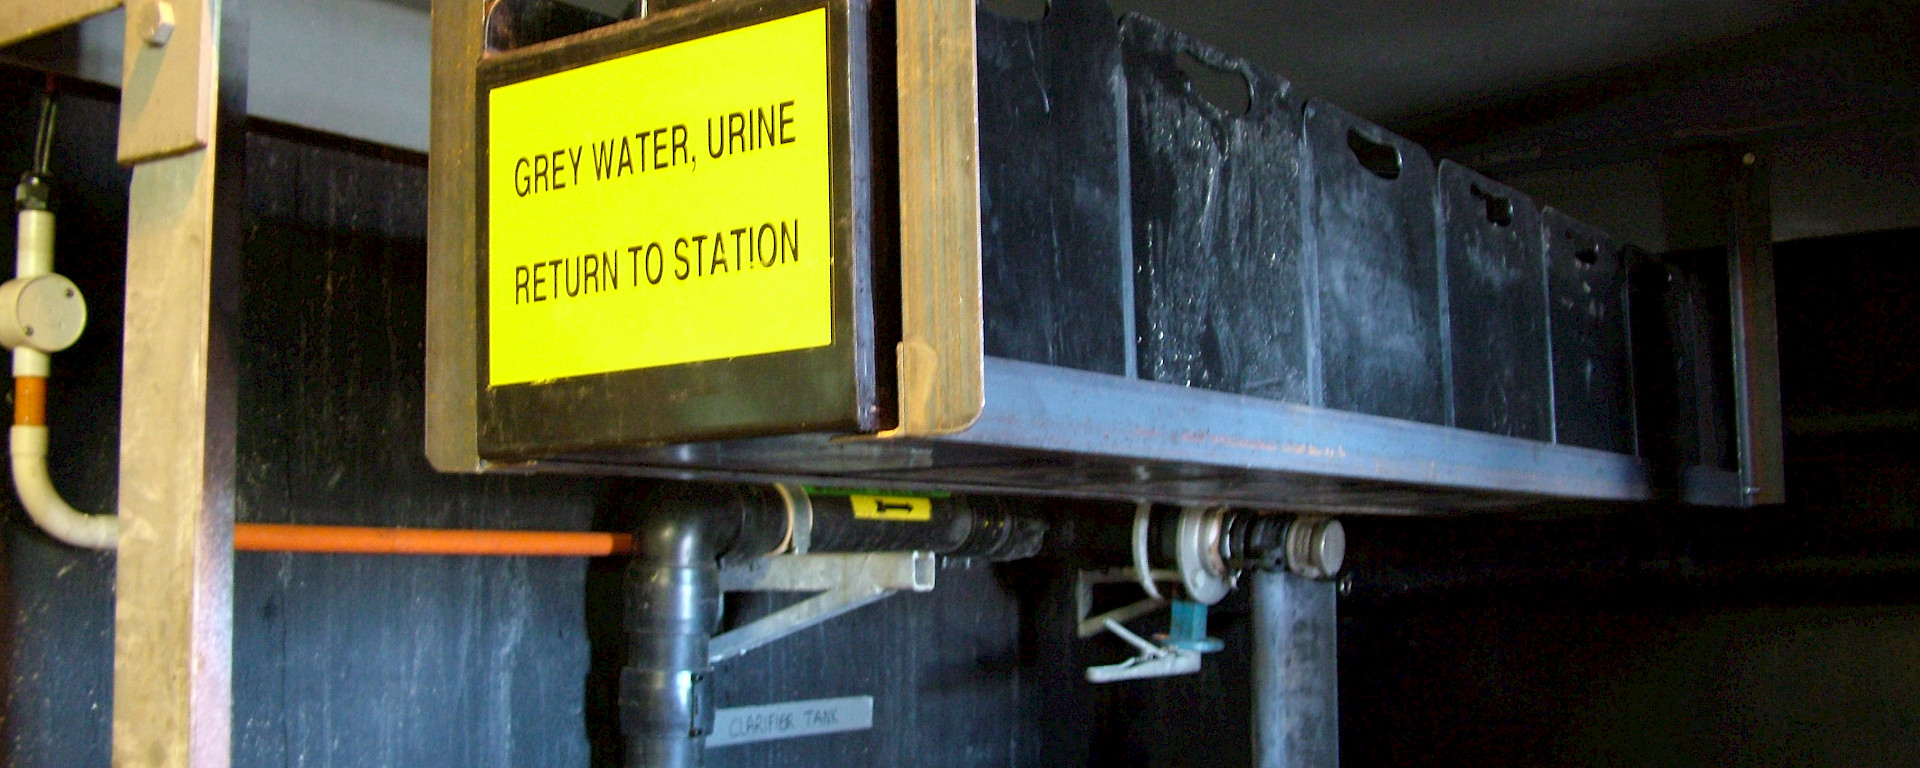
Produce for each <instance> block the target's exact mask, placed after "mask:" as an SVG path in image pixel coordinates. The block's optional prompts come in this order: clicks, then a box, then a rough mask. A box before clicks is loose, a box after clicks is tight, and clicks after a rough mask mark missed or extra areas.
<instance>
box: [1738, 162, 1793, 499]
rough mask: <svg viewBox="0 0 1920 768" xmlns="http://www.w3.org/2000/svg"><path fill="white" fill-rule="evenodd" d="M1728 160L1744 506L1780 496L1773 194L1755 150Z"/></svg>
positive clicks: (1783, 468)
mask: <svg viewBox="0 0 1920 768" xmlns="http://www.w3.org/2000/svg"><path fill="white" fill-rule="evenodd" d="M1733 154H1734V158H1733V171H1732V178H1731V179H1730V181H1729V184H1728V190H1727V192H1728V205H1727V230H1728V231H1727V297H1728V304H1729V305H1730V310H1731V311H1730V312H1729V315H1731V317H1732V320H1733V373H1734V375H1733V387H1734V399H1735V411H1734V423H1735V425H1736V427H1737V435H1738V437H1737V439H1738V440H1739V446H1738V447H1739V449H1740V487H1741V491H1742V495H1744V496H1745V498H1746V503H1747V504H1749V505H1756V504H1784V503H1786V501H1787V492H1786V484H1787V478H1786V474H1787V470H1786V456H1785V451H1784V448H1783V446H1782V442H1783V438H1782V428H1781V418H1780V339H1779V329H1778V326H1777V309H1776V307H1775V306H1774V295H1775V291H1774V283H1773V194H1772V188H1771V186H1770V185H1769V183H1768V175H1767V166H1766V160H1765V158H1764V157H1763V156H1762V155H1761V153H1760V152H1759V151H1758V150H1747V151H1738V150H1736V151H1735V152H1734V153H1733Z"/></svg>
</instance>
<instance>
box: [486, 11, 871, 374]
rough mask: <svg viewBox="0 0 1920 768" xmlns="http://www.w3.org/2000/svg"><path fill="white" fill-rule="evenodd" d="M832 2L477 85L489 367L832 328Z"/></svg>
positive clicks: (793, 345) (619, 357)
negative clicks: (482, 129)
mask: <svg viewBox="0 0 1920 768" xmlns="http://www.w3.org/2000/svg"><path fill="white" fill-rule="evenodd" d="M827 56H828V40H827V12H826V11H825V10H824V9H816V10H812V11H807V12H804V13H799V14H796V15H793V16H788V17H786V18H782V19H776V20H774V21H769V22H765V23H761V24H756V25H754V26H750V27H743V28H741V29H736V30H732V31H728V32H723V33H720V34H716V35H712V36H709V37H703V38H700V39H696V40H690V41H687V42H683V43H678V44H675V45H670V46H665V47H662V48H656V49H653V50H649V51H643V52H640V53H635V54H630V55H627V56H623V57H621V58H617V59H612V60H609V61H604V62H600V63H598V64H592V65H588V66H584V67H579V68H576V69H571V70H568V71H565V72H560V73H556V74H552V75H547V76H545V77H540V78H535V79H533V80H528V81H525V82H521V83H515V84H512V85H506V86H501V87H498V88H495V89H493V90H492V91H490V92H489V93H488V95H487V132H488V152H487V159H486V163H487V276H486V279H487V288H486V299H487V362H488V371H489V375H488V380H487V384H488V386H502V385H506V384H521V383H527V382H539V381H547V380H552V379H562V378H568V377H572V376H586V375H591V374H596V373H609V372H613V371H625V370H634V369H639V368H651V367H656V366H665V365H675V364H680V363H691V362H698V361H703V360H720V359H725V358H731V357H742V356H747V355H760V354H767V353H772V352H785V351H789V350H799V349H810V348H814V347H822V346H827V345H828V344H830V343H832V341H833V328H832V322H833V272H832V260H833V255H832V251H833V240H834V238H833V219H832V205H831V199H830V196H831V193H832V181H831V178H832V174H831V166H830V164H829V163H830V153H829V144H830V143H831V141H832V138H833V136H832V122H831V118H830V105H829V103H828V101H827V99H828V94H827V78H828V75H827Z"/></svg>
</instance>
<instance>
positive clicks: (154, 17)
mask: <svg viewBox="0 0 1920 768" xmlns="http://www.w3.org/2000/svg"><path fill="white" fill-rule="evenodd" d="M137 14H138V15H137V16H136V17H135V19H136V21H137V23H138V24H139V27H138V28H139V30H140V36H141V38H142V39H144V40H146V41H147V45H151V46H153V47H155V48H159V47H160V46H163V45H166V44H167V41H168V40H172V39H173V24H174V18H173V3H170V2H167V0H153V2H150V3H146V4H144V5H141V6H140V7H139V10H138V11H137Z"/></svg>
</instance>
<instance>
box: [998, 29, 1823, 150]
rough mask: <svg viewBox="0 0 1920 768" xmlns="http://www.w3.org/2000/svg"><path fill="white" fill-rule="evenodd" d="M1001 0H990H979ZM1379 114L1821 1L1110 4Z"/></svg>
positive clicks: (1702, 36) (1492, 91)
mask: <svg viewBox="0 0 1920 768" xmlns="http://www.w3.org/2000/svg"><path fill="white" fill-rule="evenodd" d="M994 2H1000V0H989V4H992V3H994ZM1113 5H1114V6H1115V8H1116V10H1119V11H1136V12H1140V13H1144V14H1146V15H1149V16H1153V17H1156V18H1158V19H1160V20H1161V21H1164V22H1166V23H1168V24H1169V25H1171V26H1173V27H1175V28H1176V29H1181V30H1184V31H1186V32H1188V33H1189V34H1191V35H1193V36H1195V37H1198V38H1201V39H1203V40H1206V41H1207V42H1209V43H1211V44H1213V45H1214V46H1215V47H1218V48H1221V49H1222V50H1225V51H1226V52H1228V53H1232V54H1235V55H1238V56H1241V57H1244V58H1246V59H1249V60H1251V61H1252V62H1253V63H1254V64H1256V65H1258V66H1260V67H1261V68H1263V69H1266V70H1268V71H1270V72H1273V73H1275V74H1278V75H1280V76H1282V77H1285V78H1287V79H1288V80H1291V81H1292V82H1293V83H1294V85H1295V86H1296V87H1298V88H1300V89H1302V90H1303V91H1304V92H1306V93H1307V94H1309V95H1316V96H1322V97H1325V98H1327V99H1329V100H1331V101H1334V102H1336V103H1339V104H1340V105H1341V106H1343V107H1346V108H1347V109H1349V110H1351V111H1354V112H1357V113H1359V114H1362V115H1365V116H1367V117H1369V118H1371V119H1374V120H1376V121H1380V122H1388V123H1391V122H1396V121H1399V120H1403V119H1406V118H1410V117H1414V116H1417V115H1420V114H1423V113H1428V112H1433V111H1436V110H1443V109H1450V108H1455V107H1458V106H1461V105H1465V104H1471V103H1477V102H1485V101H1488V100H1498V99H1502V98H1507V97H1512V96H1516V95H1519V94H1522V93H1525V92H1527V91H1530V90H1533V89H1536V88H1539V87H1541V86H1545V85H1550V84H1553V83H1556V82H1560V81H1564V80H1567V79H1570V78H1575V77H1582V76H1590V75H1594V74H1597V73H1603V72H1606V71H1608V70H1612V69H1615V68H1619V67H1623V66H1628V65H1632V64H1636V63H1641V62H1645V61H1648V60H1652V59H1658V58H1662V57H1666V56H1671V55H1674V54H1678V53H1683V52H1686V51H1689V50H1693V49H1699V48H1703V47H1707V46H1712V45H1714V44H1716V43H1719V42H1723V41H1727V40H1730V39H1734V38H1739V37H1743V36H1747V35H1750V34H1753V33H1755V32H1757V31H1760V30H1763V29H1766V28H1769V27H1774V26H1778V25H1782V24H1785V23H1789V22H1791V21H1793V20H1794V19H1795V18H1796V17H1800V16H1804V15H1808V14H1810V13H1813V12H1816V11H1819V10H1821V9H1822V8H1825V7H1829V6H1831V5H1833V3H1832V2H1821V1H1820V0H1570V1H1566V2H1542V1H1541V0H1480V1H1479V2H1472V3H1462V2H1444V3H1443V2H1431V1H1427V0H1224V1H1219V2H1195V1H1194V0H1113Z"/></svg>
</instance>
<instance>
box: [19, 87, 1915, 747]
mask: <svg viewBox="0 0 1920 768" xmlns="http://www.w3.org/2000/svg"><path fill="white" fill-rule="evenodd" d="M40 86H41V81H40V80H39V79H38V78H37V77H31V76H26V75H22V74H19V73H5V74H4V75H3V76H0V175H5V176H6V177H8V178H9V179H10V178H11V177H12V175H13V174H16V173H17V172H18V171H19V170H20V169H21V168H22V167H24V165H25V163H26V160H25V156H26V147H27V144H28V140H27V136H28V135H29V134H30V132H31V125H32V115H33V112H34V109H35V105H34V101H35V93H36V92H37V89H38V88H39V87H40ZM112 103H113V96H112V94H106V93H93V94H80V93H71V92H69V93H67V94H66V95H64V96H62V98H61V104H62V116H63V119H62V128H61V132H60V134H59V141H58V142H57V145H56V150H55V154H56V161H55V174H56V176H58V177H59V178H60V179H61V181H62V190H63V193H64V197H63V201H62V207H61V208H60V211H61V215H62V219H61V221H62V227H61V230H60V240H59V252H60V257H59V258H60V261H59V264H60V269H61V271H62V272H63V273H65V274H67V275H69V276H70V277H72V278H73V279H74V280H75V281H76V282H77V283H79V285H80V286H81V288H82V289H83V291H85V292H86V294H87V296H88V298H89V302H90V305H91V310H92V327H91V329H90V330H89V332H88V334H87V335H86V336H84V337H83V338H82V340H81V342H80V344H79V345H77V346H76V347H75V348H74V349H73V350H71V351H68V352H65V353H62V354H60V355H59V356H57V357H56V359H55V387H54V392H53V395H52V402H51V404H50V407H51V413H52V419H53V423H54V437H53V451H52V452H53V460H52V473H53V476H54V479H55V481H56V483H57V484H58V486H59V487H60V488H61V489H62V490H63V491H64V492H65V493H66V495H67V496H68V498H69V500H71V501H72V502H74V503H75V504H76V505H78V506H80V507H82V508H85V509H90V510H109V509H112V508H113V506H114V488H115V480H116V472H117V468H116V459H117V456H116V454H117V445H118V435H117V429H118V418H119V402H118V396H119V389H120V381H119V342H120V337H119V334H120V330H119V325H120V322H119V318H120V308H119V304H120V299H121V293H122V291H123V289H124V286H123V275H122V273H121V269H122V266H121V265H122V264H123V260H122V258H121V253H122V252H123V250H124V233H125V228H126V219H125V208H124V201H125V190H126V184H127V179H128V176H127V173H126V172H125V171H124V170H122V169H120V168H118V167H117V166H115V165H114V164H113V162H112V147H113V137H114V134H115V128H114V119H115V118H114V114H113V113H114V110H113V107H112ZM248 154H249V162H248V174H249V200H248V206H249V208H248V210H249V216H250V222H251V225H250V227H249V233H250V235H249V242H248V244H247V246H246V249H245V263H244V265H243V297H242V299H243V304H242V312H243V322H242V328H243V330H244V333H243V336H242V338H241V339H240V349H239V356H238V357H239V360H240V378H239V387H240V389H239V392H238V402H239V419H240V427H241V430H240V441H239V465H238V466H239V468H240V470H241V471H240V472H239V473H238V482H239V483H240V489H239V490H240V494H239V498H240V504H239V515H240V517H241V518H242V519H244V520H260V521H282V522H309V523H365V524H377V525H395V524H402V525H418V526H448V527H454V526H470V527H524V528H541V529H583V528H586V527H589V526H590V525H591V526H599V527H603V528H610V527H618V526H619V525H621V524H622V522H621V521H622V519H623V518H622V513H621V511H620V510H618V509H613V508H610V506H609V500H610V499H613V498H617V497H619V496H620V495H621V494H622V493H624V492H625V490H626V489H623V488H619V487H616V484H615V483H613V482H612V481H603V480H596V479H581V478H511V477H488V478H472V477H454V476H444V475H438V474H435V473H433V472H432V471H431V470H430V469H428V467H427V466H426V463H425V461H424V459H423V458H422V456H421V451H420V448H419V446H420V440H421V415H420V397H421V383H422V382H421V377H422V373H421V371H422V362H423V355H424V352H423V349H422V338H423V321H424V318H423V311H424V281H425V274H424V261H423V260H424V253H423V251H424V248H423V244H422V241H421V238H422V237H423V232H424V221H423V216H424V214H423V209H424V177H425V173H424V168H423V165H422V160H421V158H419V157H418V156H412V155H405V154H396V153H392V152H389V151H386V150H381V149H379V148H375V147H368V146H359V145H349V144H345V143H342V142H339V141H336V140H333V139H328V138H326V137H318V136H311V135H305V134H300V133H298V132H294V131H291V130H288V129H282V128H275V127H272V126H259V127H258V129H257V130H256V131H255V134H254V135H253V136H252V138H250V139H249V145H248ZM11 236H12V217H10V216H8V217H4V224H0V237H7V238H9V239H10V238H11ZM1916 247H1920V235H1916V234H1915V233H1914V232H1912V231H1903V232H1896V233H1885V234H1880V235H1874V236H1868V237H1860V238H1848V239H1844V240H1820V241H1804V242H1799V243H1789V244H1783V245H1782V246H1781V247H1780V250H1779V257H1780V262H1779V271H1780V278H1781V335H1782V359H1783V361H1784V365H1785V367H1786V370H1785V372H1784V375H1783V388H1784V392H1785V398H1786V403H1787V417H1788V424H1789V440H1788V450H1789V460H1790V462H1791V463H1790V468H1789V469H1790V474H1789V489H1790V493H1791V494H1792V498H1793V503H1792V504H1791V505H1789V506H1788V507H1785V508H1780V509H1774V510H1762V511H1757V512H1704V511H1698V510H1694V511H1684V510H1673V509H1639V510H1626V511H1614V512H1612V513H1606V514H1601V513H1596V512H1594V511H1591V510H1582V511H1568V510H1553V511H1543V512H1541V513H1540V514H1539V515H1534V516H1527V517H1520V518H1502V519H1499V520H1481V519H1462V520H1378V519H1375V520H1363V521H1354V522H1353V523H1352V525H1351V528H1352V531H1353V535H1352V539H1353V541H1354V542H1355V545H1354V546H1355V553H1354V559H1353V562H1354V569H1353V580H1352V582H1351V584H1350V594H1349V596H1348V597H1347V598H1345V599H1344V600H1343V603H1342V611H1343V613H1344V618H1343V621H1342V625H1341V631H1342V658H1341V664H1342V670H1343V673H1342V683H1343V684H1342V701H1343V704H1342V715H1343V749H1344V751H1345V756H1346V761H1347V764H1349V765H1376V764H1406V763H1422V764H1452V763H1464V762H1469V761H1471V762H1476V763H1483V764H1497V765H1509V764H1511V765H1518V764H1528V765H1531V764H1540V763H1548V764H1565V765H1614V764H1620V763H1624V762H1628V761H1632V762H1642V763H1655V764H1663V765H1721V764H1729V763H1731V764H1836V763H1850V764H1857V765H1865V766H1873V765H1898V764H1902V762H1903V761H1904V760H1910V750H1906V749H1905V747H1907V746H1908V744H1907V741H1908V740H1910V734H1912V733H1915V732H1920V712H1916V706H1917V705H1916V702H1917V701H1920V697H1916V696H1914V695H1913V692H1914V691H1916V690H1920V647H1916V646H1917V645H1920V611H1917V610H1916V608H1915V607H1914V606H1915V601H1914V598H1913V596H1912V589H1911V585H1912V584H1914V583H1920V581H1916V579H1920V541H1916V526H1920V515H1916V513H1915V510H1916V508H1917V507H1916V505H1920V449H1917V448H1916V447H1915V446H1920V439H1916V438H1920V400H1916V399H1915V398H1916V395H1915V393H1916V392H1920V386H1913V384H1915V383H1916V382H1917V381H1920V375H1916V368H1915V366H1916V365H1917V364H1920V347H1917V346H1916V345H1920V339H1916V337H1915V335H1914V333H1913V323H1912V321H1911V318H1913V317H1914V313H1913V309H1914V308H1913V305H1912V301H1913V299H1912V298H1911V297H1912V296H1913V295H1914V292H1913V290H1912V288H1913V287H1914V285H1915V283H1916V282H1920V277H1917V275H1916V267H1915V264H1916V262H1915V261H1914V260H1913V259H1912V258H1911V254H1912V253H1914V251H1915V249H1916ZM5 496H6V498H5V499H4V500H0V510H4V511H5V514H6V522H5V527H4V531H0V536H3V537H4V547H5V552H4V557H3V558H0V579H4V587H3V588H0V615H4V616H5V624H4V626H3V627H0V664H4V665H5V675H4V677H0V680H3V681H4V686H5V688H4V691H0V721H3V723H0V731H3V732H4V739H0V762H4V763H6V764H9V765H17V766H104V765H106V764H107V739H108V727H109V718H110V713H111V699H110V696H111V690H110V689H111V656H112V613H113V607H112V578H113V573H112V559H111V557H110V556H107V555H100V554H94V553H85V552H77V551H74V550H70V549H67V548H64V547H61V546H59V545H57V544H54V543H53V542H51V541H50V540H48V539H47V538H46V537H45V536H43V535H41V534H40V533H38V532H37V531H36V530H35V529H33V528H32V526H31V525H30V524H28V523H27V522H25V521H24V519H23V517H22V515H21V514H20V512H19V510H18V508H17V504H16V503H15V502H14V501H13V500H12V497H11V495H10V494H6V495H5ZM1072 566H1073V564H1072V563H1071V562H1070V561H1068V560H1062V559H1058V558H1055V557H1046V558H1041V559H1039V560H1036V561H1033V562H1029V563H1022V564H1017V565H1013V566H995V567H985V566H969V565H968V564H965V563H954V564H950V565H949V567H947V568H946V569H944V570H943V571H942V572H941V573H940V581H941V586H940V587H939V589H938V590H936V591H935V592H933V593H931V594H927V595H906V596H900V597H896V598H893V599H892V600H890V601H887V602H885V603H882V604H880V605H878V606H876V607H872V608H868V609H865V610H864V611H862V612H860V613H857V614H854V615H852V616H848V617H844V618H842V619H839V620H836V621H835V622H833V623H830V624H827V625H825V626H822V627H819V628H816V629H813V630H810V631H808V632H805V633H802V634H800V635H798V636H796V637H794V638H791V639H789V640H786V641H783V642H782V643H780V644H777V645H775V646H772V647H769V648H765V649H762V650H760V651H756V652H754V653H753V654H752V655H749V656H747V657H744V658H742V659H739V660H737V661H733V662H728V663H726V664H723V665H722V666H721V667H720V670H719V674H720V677H719V678H718V689H717V690H718V695H719V702H718V703H719V705H720V706H737V705H747V704H759V703H768V702H775V701H784V700H789V699H795V698H813V697H820V696H838V695H858V694H871V695H873V696H875V697H876V724H877V727H876V729H875V730H874V731H871V732H866V733H856V734H845V735H838V736H830V737H823V738H817V739H808V740H795V741H788V742H775V743H768V744H761V745H749V746H740V747H731V748H726V749H717V750H714V751H713V753H712V755H711V763H712V764H714V765H717V766H803V765H809V766H810V765H825V764H867V765H883V766H884V765H904V764H916V765H927V766H950V765H954V766H976V765H977V766H1037V765H1045V766H1077V765H1099V766H1109V765H1142V766H1175V765H1194V766H1241V765H1246V764H1247V760H1248V743H1249V742H1248V738H1249V733H1250V729H1249V728H1248V727H1247V721H1246V715H1245V713H1246V709H1247V702H1248V699H1247V688H1246V683H1247V677H1248V672H1247V667H1246V658H1247V643H1248V642H1249V634H1250V633H1248V631H1247V627H1246V616H1245V613H1244V608H1245V606H1244V605H1243V604H1233V603H1230V604H1228V605H1225V606H1222V609H1221V610H1219V611H1216V614H1215V615H1216V620H1215V631H1214V634H1215V635H1217V636H1220V637H1222V638H1223V639H1225V640H1226V641H1227V644H1228V648H1227V650H1226V651H1225V652H1223V653H1221V654H1219V655H1217V656H1214V657H1211V658H1210V659H1209V660H1208V666H1207V668H1206V670H1205V671H1204V672H1203V673H1202V674H1201V675H1197V676H1193V677H1189V678H1183V679H1179V680H1170V681H1161V682H1153V683H1129V684H1123V685H1116V686H1106V687H1100V688H1095V687H1093V686H1090V685H1087V684H1085V683H1084V682H1081V681H1080V677H1079V675H1080V670H1081V669H1082V668H1083V667H1084V666H1086V665H1089V664H1098V663H1111V662H1115V661H1118V660H1120V659H1122V658H1124V657H1125V656H1126V654H1127V651H1126V649H1125V648H1124V646H1121V645H1119V644H1118V643H1115V642H1113V641H1111V639H1109V638H1100V639H1097V640H1095V641H1079V640H1076V639H1074V638H1072V631H1071V621H1072V618H1073V617H1072V615H1071V600H1070V598H1071V590H1070V586H1069V580H1068V577H1069V576H1070V573H1071V568H1072ZM620 567H621V564H619V563H618V562H616V561H612V560H603V561H593V562H587V561H582V560H568V559H560V560H531V559H497V560H496V559H468V558H408V559H387V558H375V557H324V556H312V555H257V554H242V555H239V556H238V558H237V562H236V568H235V616H234V621H235V646H234V715H235V716H234V755H235V764H236V765H245V766H254V765H287V766H292V765H301V766H360V765H408V766H449V767H450V768H454V767H460V766H483V765H503V766H504V765H513V766H584V765H588V764H599V765H611V764H614V762H613V758H612V756H613V755H617V754H618V752H619V750H618V736H617V733H616V732H615V731H614V727H613V724H612V723H613V720H612V704H611V695H612V690H611V687H610V685H609V681H610V674H611V670H613V669H617V667H618V665H619V663H620V661H619V655H620V642H621V638H620V636H619V632H618V629H617V623H618V611H619V602H618V587H617V584H618V579H619V569H620ZM1234 599H1235V600H1238V599H1239V598H1234ZM734 603H735V604H734V609H735V611H736V616H751V615H755V614H757V613H759V612H762V611H765V610H768V609H770V608H771V607H773V604H772V603H771V602H770V601H768V600H767V599H766V598H749V599H744V600H739V601H734ZM1159 621H1161V619H1158V618H1155V619H1149V620H1143V621H1141V622H1138V623H1136V627H1138V628H1142V629H1145V628H1150V627H1153V626H1155V625H1156V624H1157V622H1159Z"/></svg>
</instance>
